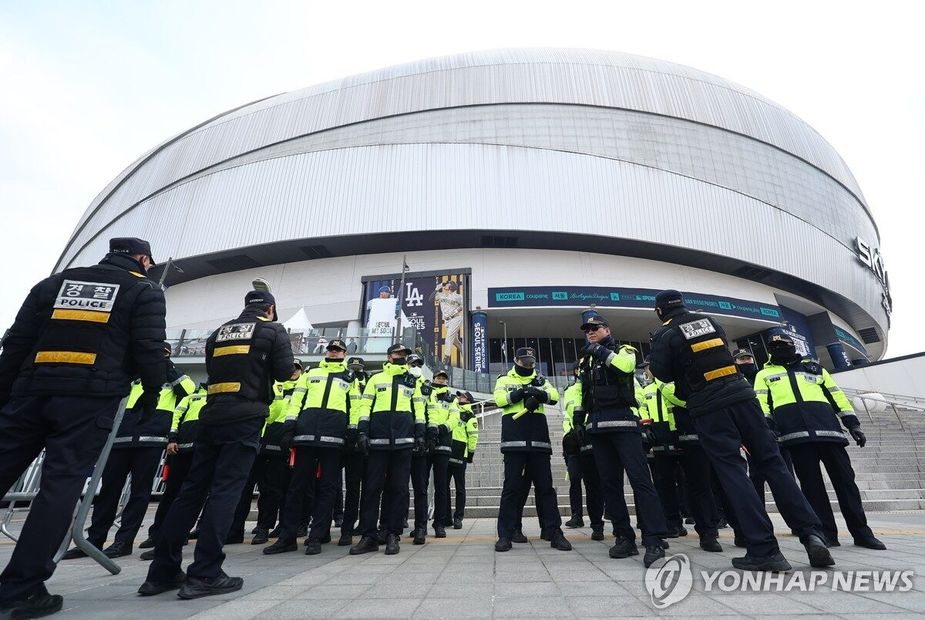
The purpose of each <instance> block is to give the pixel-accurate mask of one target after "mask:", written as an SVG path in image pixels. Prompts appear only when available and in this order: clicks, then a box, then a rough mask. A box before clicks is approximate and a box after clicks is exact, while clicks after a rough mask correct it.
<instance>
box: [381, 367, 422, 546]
mask: <svg viewBox="0 0 925 620" xmlns="http://www.w3.org/2000/svg"><path fill="white" fill-rule="evenodd" d="M408 373H409V374H410V375H412V376H413V377H414V378H415V384H416V386H417V389H418V390H419V391H420V393H419V394H418V395H416V396H415V399H416V400H415V403H416V404H417V405H418V406H420V407H421V408H422V409H423V410H424V423H425V431H424V440H425V443H424V445H423V446H421V447H420V449H417V448H416V449H415V450H413V451H412V453H411V491H412V495H413V496H414V527H413V528H412V529H411V532H410V534H409V535H410V536H411V537H412V539H413V542H414V544H415V545H423V544H424V543H425V542H426V538H427V513H428V505H427V484H428V480H429V478H430V458H429V454H428V450H427V447H428V445H427V444H428V441H427V440H428V438H430V437H431V436H432V435H433V434H434V433H433V432H432V431H431V425H430V421H429V420H428V418H427V416H428V414H429V412H430V411H429V408H428V406H427V403H428V400H429V399H430V395H431V393H432V392H433V384H432V383H431V381H429V380H427V379H425V378H424V358H422V357H421V356H420V355H417V354H416V353H412V354H411V355H409V356H408ZM410 501H411V498H410V497H409V505H408V509H407V510H405V515H406V516H405V520H404V524H403V528H404V527H407V525H408V517H407V514H408V512H409V511H410V508H411V506H410ZM380 537H381V536H380Z"/></svg>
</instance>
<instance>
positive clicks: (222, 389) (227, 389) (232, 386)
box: [209, 382, 241, 394]
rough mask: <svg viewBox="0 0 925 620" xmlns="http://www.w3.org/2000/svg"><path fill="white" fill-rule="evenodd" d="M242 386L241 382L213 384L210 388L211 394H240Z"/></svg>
mask: <svg viewBox="0 0 925 620" xmlns="http://www.w3.org/2000/svg"><path fill="white" fill-rule="evenodd" d="M240 391H241V384H240V382H234V383H213V384H212V385H210V386H209V394H231V393H233V392H240Z"/></svg>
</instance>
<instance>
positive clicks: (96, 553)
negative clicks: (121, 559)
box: [55, 396, 128, 575]
mask: <svg viewBox="0 0 925 620" xmlns="http://www.w3.org/2000/svg"><path fill="white" fill-rule="evenodd" d="M127 402H128V397H127V396H126V397H125V398H123V399H122V402H120V403H119V409H118V410H117V411H116V417H115V418H113V421H112V431H110V433H109V437H108V438H107V439H106V443H105V445H103V451H102V452H101V453H100V456H99V458H98V459H97V460H96V465H94V467H93V474H92V475H91V476H90V482H89V483H88V484H87V488H86V491H85V492H84V495H83V499H81V500H80V503H78V504H77V510H76V516H75V517H74V524H73V526H72V527H71V533H70V534H68V535H66V536H65V537H64V540H63V541H62V542H61V547H60V548H59V549H58V553H56V554H55V562H56V563H57V562H58V561H59V560H60V559H61V556H63V555H64V552H65V551H67V548H68V545H69V544H70V541H71V538H73V539H74V544H75V545H76V546H77V548H78V549H80V550H81V551H83V552H84V553H86V554H87V555H88V556H90V557H91V558H93V559H94V560H95V561H96V563H97V564H99V565H100V566H102V567H103V568H105V569H106V570H108V571H109V572H110V573H112V574H113V575H118V574H119V573H120V572H121V571H122V568H121V567H120V566H119V565H118V564H116V563H115V562H113V561H112V559H111V558H108V557H106V555H105V554H104V553H103V552H102V551H100V550H99V549H97V548H96V547H94V546H93V545H92V544H90V541H89V540H87V537H86V535H85V534H84V527H85V526H86V524H87V516H88V515H89V514H90V507H91V506H92V505H93V498H94V497H95V496H96V493H97V491H98V489H99V486H100V479H101V478H102V477H103V469H104V468H105V467H106V461H108V460H109V453H110V452H111V451H112V444H113V442H114V441H115V440H116V434H117V433H118V432H119V425H120V424H121V423H122V416H123V415H124V414H125V405H126V403H127Z"/></svg>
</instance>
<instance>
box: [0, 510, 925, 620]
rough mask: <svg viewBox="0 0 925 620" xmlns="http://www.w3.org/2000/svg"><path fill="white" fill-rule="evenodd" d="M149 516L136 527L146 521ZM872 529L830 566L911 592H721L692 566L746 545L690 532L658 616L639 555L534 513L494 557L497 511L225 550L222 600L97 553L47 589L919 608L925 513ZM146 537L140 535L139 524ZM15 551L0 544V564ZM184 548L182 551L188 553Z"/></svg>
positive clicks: (924, 604)
mask: <svg viewBox="0 0 925 620" xmlns="http://www.w3.org/2000/svg"><path fill="white" fill-rule="evenodd" d="M151 517H152V513H149V515H148V520H146V523H145V527H146V526H147V524H148V523H150V519H151ZM869 517H870V521H871V525H872V526H873V528H874V531H875V533H876V534H877V535H878V536H880V538H881V539H882V540H883V541H884V542H885V543H886V544H887V546H888V547H889V551H886V552H883V551H880V552H878V551H870V550H867V549H861V548H858V547H854V546H852V545H850V544H847V545H845V546H843V547H840V548H837V549H834V550H833V555H834V556H835V559H836V561H837V562H838V566H837V568H838V569H841V570H845V571H847V570H854V571H870V570H873V571H877V570H887V569H890V570H913V571H914V572H915V575H916V576H915V577H914V579H913V589H912V590H911V591H908V592H885V593H874V592H869V593H853V592H832V591H831V588H830V587H829V586H826V587H825V588H820V589H817V590H816V591H814V592H782V593H777V592H760V593H741V592H735V593H728V592H709V593H706V592H704V580H703V579H702V578H701V577H700V571H709V570H712V569H726V568H729V559H730V558H731V557H734V556H736V555H741V554H742V553H743V550H741V549H736V548H735V547H733V546H732V540H731V537H732V532H731V530H729V529H726V530H723V531H722V534H721V542H722V543H723V545H724V547H725V549H726V550H725V551H724V552H723V553H722V554H709V553H706V552H704V551H701V550H700V549H699V547H698V546H697V539H696V537H695V536H694V535H693V532H692V534H691V535H690V536H688V537H687V538H683V539H672V540H671V541H670V544H671V548H670V549H669V551H668V554H669V555H671V554H673V553H684V554H687V555H688V556H689V557H690V561H691V568H692V569H693V570H692V573H693V576H694V584H693V589H692V591H691V592H690V594H689V595H688V596H687V597H686V598H685V599H684V600H682V601H680V602H678V603H675V604H673V605H671V606H670V607H668V608H666V609H663V610H658V609H656V607H655V606H654V605H653V603H652V602H651V599H650V595H649V593H648V592H647V590H646V587H645V585H644V573H645V570H644V568H643V565H642V557H641V555H640V556H637V557H633V558H630V559H624V560H612V559H610V558H609V557H608V556H607V549H608V547H609V546H610V545H612V544H613V539H612V538H611V537H610V536H608V539H607V540H606V541H604V542H595V541H592V540H591V538H590V534H591V532H590V529H589V528H581V529H577V530H567V531H566V535H567V536H568V538H569V539H570V540H571V542H572V544H573V545H574V547H575V549H574V551H572V552H562V551H555V550H553V549H551V548H550V547H549V543H547V542H544V541H541V540H540V539H539V529H538V526H537V524H536V520H535V519H528V520H527V521H526V523H525V525H526V533H527V535H528V536H529V537H530V543H529V544H527V545H515V546H514V549H513V550H512V551H510V552H508V553H495V551H494V549H493V543H494V541H495V535H494V528H495V521H494V519H469V520H467V521H466V522H465V523H464V527H463V529H462V530H453V529H450V530H449V531H448V537H447V538H445V539H442V540H437V539H434V538H428V542H427V544H426V545H424V546H418V547H416V546H414V545H412V544H411V543H410V540H408V539H406V538H403V539H402V548H401V553H400V554H398V555H395V556H386V555H384V554H383V553H382V552H380V553H376V554H367V555H362V556H357V557H351V556H349V555H347V550H348V548H347V547H337V546H335V545H325V546H324V551H323V553H322V554H321V555H317V556H306V555H303V554H302V553H301V551H300V552H298V553H285V554H281V555H276V556H264V555H262V554H261V552H260V549H261V548H262V547H255V546H252V545H249V544H243V545H229V546H228V547H226V552H227V554H228V558H227V560H226V562H225V569H226V572H228V574H230V575H240V576H242V577H244V589H243V590H241V591H240V592H235V593H233V594H229V595H225V596H215V597H209V598H205V599H199V600H194V601H181V600H180V599H178V598H177V596H176V593H175V592H169V593H165V594H162V595H160V596H155V597H151V598H141V597H139V596H138V595H137V594H136V590H137V589H138V586H139V585H140V584H141V583H142V581H143V580H144V575H145V571H146V569H147V566H148V564H147V563H146V562H142V561H140V560H139V559H138V554H139V551H138V550H136V551H135V555H133V556H130V557H125V558H120V559H119V560H118V562H119V564H120V565H121V566H122V572H121V573H120V574H118V575H115V576H113V575H110V574H109V573H107V572H106V571H105V570H103V569H102V567H100V566H98V565H97V564H95V563H94V562H93V561H92V560H89V559H84V560H75V561H69V562H62V563H61V565H60V567H59V568H58V571H57V572H56V573H55V576H54V577H53V578H52V580H51V581H50V582H49V584H48V585H49V590H50V591H51V592H53V593H60V594H63V595H64V611H63V612H62V613H61V614H59V615H58V616H56V617H61V618H88V619H89V618H92V619H94V620H103V619H105V618H137V617H141V616H142V615H145V616H147V617H150V618H152V619H157V620H168V619H170V618H187V617H195V618H216V619H218V620H232V619H234V618H316V617H336V618H412V617H413V618H490V617H491V618H534V619H535V618H545V617H550V618H553V617H555V618H567V617H581V618H594V617H600V618H613V617H652V616H657V615H665V616H737V617H761V618H772V617H788V618H792V617H793V616H795V615H800V616H820V617H822V616H828V617H851V618H861V617H883V616H889V617H890V618H902V617H909V618H922V617H923V615H925V579H923V578H922V577H921V575H922V574H925V512H920V511H908V512H892V513H872V514H870V515H869ZM773 518H774V520H775V526H776V530H777V533H778V535H779V537H780V541H781V547H782V550H783V552H784V554H785V555H786V556H787V558H788V559H789V560H790V561H791V563H792V564H793V566H794V570H795V571H806V572H807V573H808V572H809V566H808V565H807V564H806V562H805V561H806V555H805V554H804V552H803V549H802V546H800V544H799V542H798V541H797V540H796V538H794V537H793V536H791V535H790V534H789V533H788V530H787V528H786V527H785V526H784V524H783V522H782V521H781V520H780V517H779V516H778V515H773ZM142 532H144V529H143V530H142ZM850 540H851V538H850V535H848V534H847V532H846V531H845V530H844V523H842V543H843V544H845V543H850ZM12 549H13V545H12V543H11V542H10V541H7V540H4V541H3V542H2V543H0V559H2V561H3V563H4V564H5V563H6V561H7V559H8V558H9V556H10V553H11V551H12ZM191 553H192V547H191V546H190V547H187V553H186V560H188V559H189V557H190V555H191Z"/></svg>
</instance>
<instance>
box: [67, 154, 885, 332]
mask: <svg viewBox="0 0 925 620" xmlns="http://www.w3.org/2000/svg"><path fill="white" fill-rule="evenodd" d="M165 221H166V222H186V223H187V224H186V225H185V226H184V227H183V228H182V230H181V231H180V233H179V234H177V229H176V228H174V227H172V226H171V227H165V226H164V222H165ZM524 228H528V229H534V230H548V231H561V232H565V233H579V234H591V235H599V236H612V237H615V238H617V239H619V238H625V239H636V240H640V241H648V242H651V243H653V244H660V245H666V246H676V247H682V248H691V249H695V250H698V251H700V252H706V253H712V254H718V255H723V256H730V257H734V258H738V259H741V260H743V261H745V262H748V263H752V264H756V265H761V266H764V267H766V268H768V269H773V270H776V271H780V272H783V273H788V274H792V275H793V276H795V277H798V278H801V279H803V280H805V281H807V282H812V283H815V284H817V285H818V286H820V287H822V288H825V289H828V290H831V291H834V292H836V293H838V294H840V295H842V296H844V297H846V298H848V299H852V300H854V301H855V302H856V303H857V304H858V305H859V306H860V307H861V308H863V309H864V311H866V312H867V313H868V314H869V315H870V316H872V317H877V320H878V322H880V323H881V324H882V325H885V317H884V315H883V311H882V309H881V308H880V307H879V299H880V298H879V289H877V287H876V286H874V283H873V279H872V278H868V277H864V276H865V275H866V274H864V273H863V271H862V270H860V269H856V268H854V265H853V263H854V262H855V261H856V257H855V254H854V251H853V250H852V248H850V247H848V246H846V245H845V244H841V243H839V242H838V241H836V240H835V239H834V238H832V237H831V236H829V235H828V234H825V233H824V232H823V231H821V230H819V229H818V228H816V227H814V226H811V225H808V224H807V223H806V222H805V221H803V220H801V219H799V218H796V217H794V216H793V215H790V214H787V213H785V212H783V211H781V210H780V209H776V208H773V207H771V206H769V205H767V204H766V203H764V202H760V201H757V200H754V199H753V198H749V197H747V196H745V195H744V194H742V193H738V192H734V191H730V190H728V189H725V188H723V187H720V186H718V185H713V184H709V183H704V182H702V181H699V180H697V179H693V178H690V177H685V176H681V175H678V174H672V173H667V172H665V171H662V170H658V169H656V168H651V167H646V166H640V165H635V164H630V163H627V162H622V161H617V160H609V159H604V158H599V157H588V156H583V155H575V154H570V153H565V152H558V151H549V150H542V149H524V148H516V147H508V146H484V145H449V144H438V145H386V146H378V147H362V148H349V149H339V150H332V151H323V152H314V153H307V154H302V155H295V156H290V157H284V158H277V159H272V160H267V161H260V162H256V163H253V164H250V165H247V166H239V167H236V168H231V169H227V170H223V171H221V172H218V173H216V174H212V175H207V176H203V177H201V178H198V179H196V180H194V181H191V182H189V183H184V184H182V185H179V186H177V187H175V188H173V189H171V190H170V191H167V192H164V193H162V194H160V195H158V196H157V197H155V198H153V199H152V200H150V201H148V203H147V204H145V205H143V207H142V208H138V209H134V210H132V211H130V212H128V213H127V214H126V215H125V216H124V217H122V218H120V219H119V220H117V221H115V222H114V223H113V224H112V225H111V226H110V227H108V228H107V229H106V234H105V235H102V236H100V237H98V238H97V239H96V240H94V241H93V242H91V243H90V244H89V246H88V247H87V249H86V250H85V251H84V252H82V253H81V256H80V257H79V258H78V260H77V261H76V262H77V263H78V264H81V263H87V262H90V261H92V260H95V259H98V257H99V256H100V255H101V254H102V253H103V252H104V251H105V239H106V238H108V237H110V236H119V235H129V234H131V235H138V236H143V237H147V238H149V239H150V240H151V241H152V244H153V247H154V249H155V252H156V253H157V255H159V256H166V255H172V256H175V257H183V256H196V255H200V254H207V253H211V252H217V251H221V250H226V249H228V248H234V247H247V246H251V245H256V244H261V243H270V242H274V241H284V240H289V239H303V238H304V239H311V238H323V237H328V236H334V235H345V234H359V235H362V234H370V235H374V234H379V233H386V232H403V231H415V230H422V231H426V230H446V229H450V230H452V229H459V230H472V229H487V230H497V231H506V230H522V229H524ZM615 243H617V241H615ZM849 265H850V266H851V267H850V268H849Z"/></svg>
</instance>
